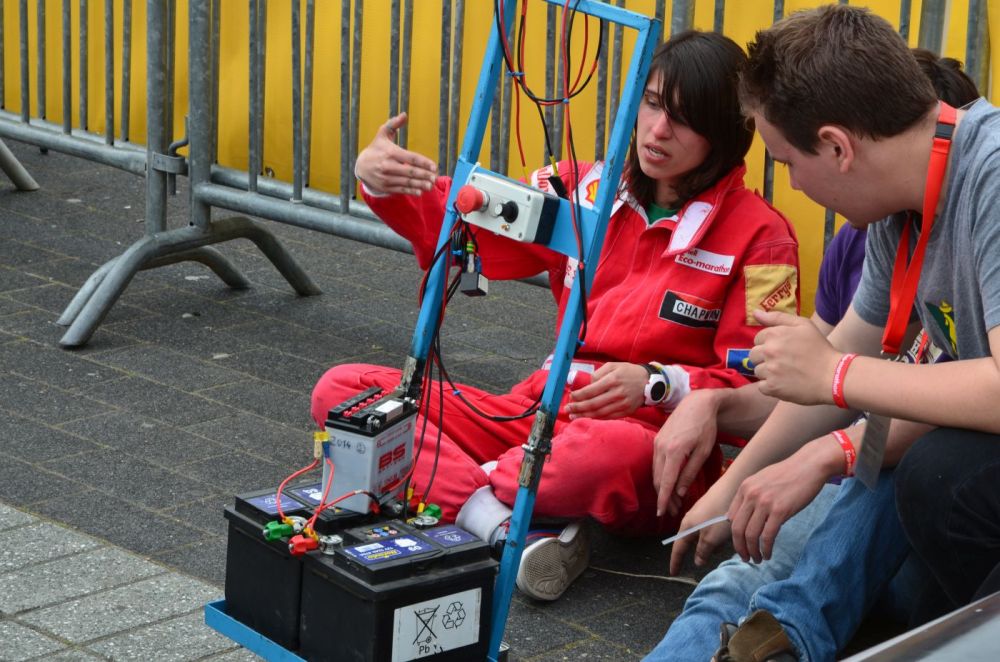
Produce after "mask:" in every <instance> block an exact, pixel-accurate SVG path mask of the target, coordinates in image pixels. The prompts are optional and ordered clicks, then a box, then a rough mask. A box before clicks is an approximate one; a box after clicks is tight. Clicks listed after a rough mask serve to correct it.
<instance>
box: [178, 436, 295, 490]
mask: <svg viewBox="0 0 1000 662" xmlns="http://www.w3.org/2000/svg"><path fill="white" fill-rule="evenodd" d="M310 443H311V442H310ZM310 462H312V449H311V446H310V447H309V448H308V449H307V448H306V446H305V445H304V444H303V445H301V446H299V447H298V449H297V450H296V449H294V448H292V449H289V450H288V452H287V454H286V456H285V460H284V461H283V462H277V461H275V460H269V459H266V458H262V457H257V456H256V455H250V454H249V453H245V452H243V451H235V450H232V451H230V452H228V453H226V454H224V455H219V456H217V457H212V458H206V459H204V460H200V461H198V462H189V463H188V464H182V465H179V466H178V467H177V473H180V474H183V475H184V476H188V477H190V478H192V479H194V480H197V481H199V482H200V483H201V484H202V485H204V486H205V487H206V488H207V489H208V490H210V491H212V492H224V493H225V492H228V493H230V494H237V493H239V492H247V491H250V490H253V489H261V488H264V487H267V486H269V485H274V486H277V485H279V484H280V483H281V481H282V480H283V479H284V478H285V477H286V476H289V475H291V474H292V472H294V471H295V470H296V469H298V468H299V467H301V466H303V465H306V464H309V463H310ZM202 494H204V492H203V493H202Z"/></svg>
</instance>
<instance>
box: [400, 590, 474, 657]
mask: <svg viewBox="0 0 1000 662" xmlns="http://www.w3.org/2000/svg"><path fill="white" fill-rule="evenodd" d="M482 599H483V590H482V589H481V588H475V589H469V590H468V591H462V592H461V593H452V594H451V595H445V596H442V597H440V598H434V599H433V600H425V601H423V602H418V603H416V604H412V605H406V606H405V607H400V608H399V609H397V610H396V611H395V613H394V615H393V624H392V662H407V661H408V660H419V659H420V658H422V657H428V656H430V655H435V654H437V653H443V652H445V651H450V650H455V649H456V648H461V647H463V646H468V645H470V644H474V643H476V642H477V641H479V607H480V602H481V601H482Z"/></svg>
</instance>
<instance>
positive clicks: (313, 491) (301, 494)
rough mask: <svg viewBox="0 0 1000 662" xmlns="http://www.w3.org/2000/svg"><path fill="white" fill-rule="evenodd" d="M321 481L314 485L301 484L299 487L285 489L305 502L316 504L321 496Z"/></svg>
mask: <svg viewBox="0 0 1000 662" xmlns="http://www.w3.org/2000/svg"><path fill="white" fill-rule="evenodd" d="M322 485H323V484H322V483H316V484H314V485H302V486H301V487H293V488H291V489H288V490H285V491H286V492H288V493H289V494H292V495H294V496H296V497H298V498H299V499H301V500H302V501H304V502H305V503H309V504H314V505H315V504H318V503H319V500H320V499H322V498H323V490H322V489H321V488H322Z"/></svg>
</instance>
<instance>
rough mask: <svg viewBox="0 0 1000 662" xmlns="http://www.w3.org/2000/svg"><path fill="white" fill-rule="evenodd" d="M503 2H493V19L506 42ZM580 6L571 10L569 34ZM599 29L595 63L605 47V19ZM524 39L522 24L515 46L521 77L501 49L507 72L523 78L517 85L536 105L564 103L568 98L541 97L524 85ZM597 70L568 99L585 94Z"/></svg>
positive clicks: (592, 69)
mask: <svg viewBox="0 0 1000 662" xmlns="http://www.w3.org/2000/svg"><path fill="white" fill-rule="evenodd" d="M501 2H502V0H494V2H493V18H494V22H495V23H496V26H497V34H498V35H499V37H500V38H501V39H503V40H504V41H506V40H507V35H506V34H504V32H503V28H502V26H501V24H500V16H501V15H502V14H503V11H502V9H501V7H500V3H501ZM579 4H580V0H577V1H576V4H575V5H574V6H573V8H572V9H571V11H572V17H571V18H570V27H569V30H568V33H570V34H571V33H572V30H573V25H572V20H573V18H575V16H576V13H577V5H579ZM514 20H515V21H516V20H517V18H516V17H515V18H514ZM598 28H599V29H598V32H597V53H596V55H595V56H594V60H595V62H596V61H597V59H598V58H600V55H601V48H602V47H603V45H604V29H603V28H604V20H603V19H599V25H598ZM523 38H524V25H523V23H522V24H521V27H520V28H519V30H518V41H517V43H516V44H515V46H514V48H515V50H516V51H517V59H518V62H517V66H518V68H517V71H518V73H519V74H522V75H521V76H513V74H514V63H513V62H511V61H510V58H509V57H508V54H507V49H506V48H502V47H501V51H500V54H501V56H502V57H503V60H504V64H506V65H507V72H508V73H509V74H511V75H512V77H513V78H518V77H520V78H521V80H520V81H517V84H518V85H519V86H520V88H521V89H522V90H523V91H524V94H525V95H526V96H527V97H528V98H529V99H531V100H532V101H533V102H534V103H536V104H554V103H558V102H561V101H564V100H565V99H566V97H561V96H560V97H556V98H553V99H547V98H545V97H539V96H537V95H536V94H535V93H534V92H532V91H531V88H529V87H528V86H527V85H525V84H524V78H523V73H524V62H523V61H522V60H521V41H522V40H523ZM566 66H569V63H568V62H567V63H566ZM596 70H597V67H591V70H590V73H589V74H588V75H587V78H586V79H585V80H584V81H583V84H582V85H581V86H580V88H579V89H577V90H576V91H574V92H573V93H572V94H570V96H569V97H568V98H570V99H572V98H573V97H575V96H577V95H578V94H580V93H581V92H583V90H584V89H585V88H586V87H587V85H588V84H589V83H590V81H591V79H592V78H593V77H594V72H595V71H596Z"/></svg>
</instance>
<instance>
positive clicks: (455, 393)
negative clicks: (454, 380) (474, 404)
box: [451, 388, 462, 395]
mask: <svg viewBox="0 0 1000 662" xmlns="http://www.w3.org/2000/svg"><path fill="white" fill-rule="evenodd" d="M451 394H452V395H462V392H461V391H460V390H458V389H457V388H456V389H455V390H453V391H452V392H451Z"/></svg>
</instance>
